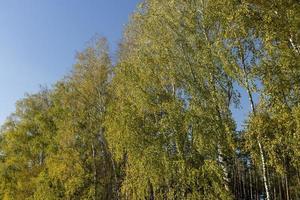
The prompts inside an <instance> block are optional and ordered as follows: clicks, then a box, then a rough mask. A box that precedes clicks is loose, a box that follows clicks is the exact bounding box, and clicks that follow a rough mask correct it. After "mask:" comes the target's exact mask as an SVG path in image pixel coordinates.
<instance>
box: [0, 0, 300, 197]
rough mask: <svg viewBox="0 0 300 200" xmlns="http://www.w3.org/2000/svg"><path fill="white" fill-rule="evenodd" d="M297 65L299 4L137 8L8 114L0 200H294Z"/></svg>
mask: <svg viewBox="0 0 300 200" xmlns="http://www.w3.org/2000/svg"><path fill="white" fill-rule="evenodd" d="M299 54H300V3H299V1H298V0H271V1H264V0H163V1H162V0H145V1H143V2H142V3H141V4H139V6H138V7H137V9H136V11H135V12H134V14H133V15H132V17H131V20H130V22H129V23H128V25H127V27H126V29H125V30H124V33H123V39H122V41H121V42H120V45H119V49H118V51H117V55H118V59H117V61H116V62H115V63H114V62H112V60H111V58H110V54H109V49H108V44H107V41H106V39H105V38H97V39H96V40H94V41H92V42H91V43H90V44H89V45H88V46H87V48H86V49H85V50H84V51H82V52H80V53H78V54H77V56H76V63H75V64H74V67H73V70H72V71H71V72H70V73H69V74H68V75H66V76H65V78H64V79H62V80H60V81H58V82H57V83H56V84H55V85H53V86H52V87H51V88H50V89H49V88H41V90H40V91H39V92H37V93H35V94H30V95H27V96H26V97H25V98H24V99H21V100H19V101H18V102H17V104H16V110H15V112H14V113H12V114H11V115H10V116H9V117H8V118H7V120H6V122H5V123H4V125H3V126H2V128H1V135H0V198H1V199H4V200H10V199H14V200H23V199H36V200H38V199H39V200H56V199H67V200H68V199H69V200H75V199H92V200H108V199H124V200H131V199H147V200H154V199H165V200H167V199H173V200H181V199H203V200H205V199H207V200H211V199H220V200H227V199H238V200H243V199H244V200H259V199H266V200H271V199H272V200H283V199H286V200H292V199H295V200H296V199H300V65H299V63H300V62H299V61H300V56H299ZM241 99H247V100H248V102H249V103H248V105H249V108H245V107H244V108H241V106H240V100H241ZM234 108H236V109H245V110H249V113H248V116H247V118H246V119H245V122H244V126H243V128H242V130H238V128H237V122H236V121H237V119H235V118H234V117H233V115H232V112H234V111H233V109H234Z"/></svg>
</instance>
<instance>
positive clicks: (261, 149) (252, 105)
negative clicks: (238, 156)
mask: <svg viewBox="0 0 300 200" xmlns="http://www.w3.org/2000/svg"><path fill="white" fill-rule="evenodd" d="M242 63H243V73H244V82H245V86H246V90H247V93H248V99H249V102H250V106H251V109H252V113H253V114H254V115H256V110H255V105H254V101H253V96H252V92H251V90H250V86H249V81H248V73H247V71H246V65H245V63H244V56H242ZM257 143H258V147H259V152H260V159H261V164H262V171H263V182H264V187H265V192H266V200H270V194H269V186H268V179H267V174H266V162H265V156H264V150H263V146H262V144H261V141H260V138H259V137H258V138H257Z"/></svg>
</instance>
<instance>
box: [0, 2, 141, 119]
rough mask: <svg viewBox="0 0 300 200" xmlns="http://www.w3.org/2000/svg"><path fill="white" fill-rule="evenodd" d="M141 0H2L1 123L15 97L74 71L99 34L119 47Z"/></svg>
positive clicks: (12, 105)
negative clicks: (81, 54) (76, 58)
mask: <svg viewBox="0 0 300 200" xmlns="http://www.w3.org/2000/svg"><path fill="white" fill-rule="evenodd" d="M138 2H140V0H0V27H1V28H0V124H2V123H3V122H4V120H5V118H6V117H7V116H8V115H9V114H10V113H11V112H13V111H14V108H15V102H16V101H17V100H18V99H20V98H22V97H24V94H25V93H26V92H29V93H33V92H36V91H38V89H39V85H48V86H50V85H52V84H53V83H55V82H56V81H57V80H59V79H61V78H62V77H63V76H64V75H65V74H66V73H67V72H68V71H70V69H71V67H72V64H73V63H74V55H75V53H76V51H80V50H82V49H83V48H84V46H85V44H86V42H87V41H89V40H90V39H91V38H92V37H93V36H94V35H95V34H99V35H101V36H105V37H107V39H108V40H109V43H110V46H111V49H112V51H113V50H115V49H116V48H117V44H118V42H119V40H120V39H121V35H122V30H123V28H124V25H125V24H126V23H127V22H128V19H129V16H130V14H131V13H132V12H133V11H134V9H135V7H136V5H137V4H138Z"/></svg>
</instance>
